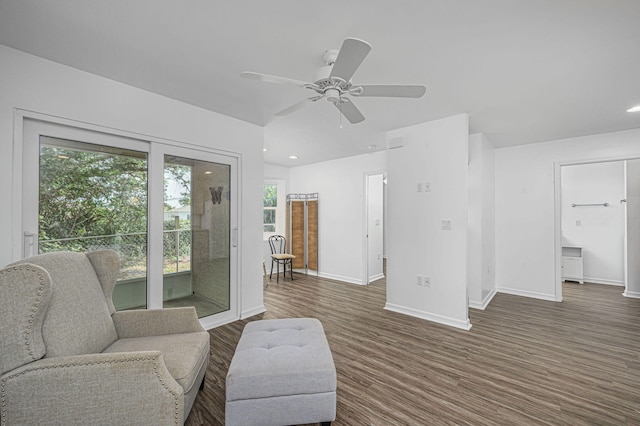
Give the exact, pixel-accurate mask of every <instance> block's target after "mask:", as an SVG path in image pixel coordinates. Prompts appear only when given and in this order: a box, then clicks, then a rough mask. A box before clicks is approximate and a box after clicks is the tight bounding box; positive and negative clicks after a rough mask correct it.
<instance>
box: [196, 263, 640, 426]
mask: <svg viewBox="0 0 640 426" xmlns="http://www.w3.org/2000/svg"><path fill="white" fill-rule="evenodd" d="M295 277H296V278H298V279H297V280H296V281H294V282H293V283H292V282H291V281H289V280H287V281H284V282H283V281H280V284H279V285H276V284H275V280H274V282H273V283H272V284H271V285H270V286H269V287H268V288H267V289H265V305H266V307H267V312H265V313H264V314H261V315H258V316H255V317H252V318H249V319H248V320H243V321H237V322H235V323H232V324H229V325H226V326H223V327H219V328H217V329H214V330H211V363H210V366H209V371H208V372H207V378H206V382H205V387H204V391H202V392H200V394H199V395H198V397H197V399H196V402H195V404H194V408H193V410H192V412H191V414H190V415H189V418H188V419H187V423H186V424H187V425H222V424H224V400H225V385H224V379H225V376H226V373H227V369H228V366H229V363H230V361H231V357H232V355H233V351H234V349H235V346H236V343H237V341H238V339H239V338H240V334H241V332H242V328H243V327H244V325H245V324H246V323H247V322H248V321H253V320H257V319H271V318H285V317H315V318H318V319H320V320H321V321H322V323H323V325H324V328H325V332H326V334H327V339H328V340H329V345H330V346H331V349H332V352H333V357H334V361H335V364H336V369H337V373H338V403H337V413H338V414H337V419H336V421H335V423H334V424H335V425H454V424H455V425H496V424H498V425H532V424H536V425H537V424H549V425H578V424H579V425H589V424H592V425H631V424H634V425H640V300H638V299H628V298H625V297H623V296H622V295H621V293H622V289H621V288H620V287H613V286H604V285H595V284H584V285H579V284H573V283H565V285H564V286H565V287H564V302H562V303H554V302H547V301H542V300H535V299H529V298H524V297H518V296H512V295H507V294H497V295H496V296H495V297H494V299H493V301H492V302H491V303H490V305H489V306H488V307H487V309H486V310H485V311H479V310H473V309H472V310H470V317H471V323H472V325H473V327H472V329H471V330H470V331H463V330H458V329H455V328H451V327H447V326H442V325H438V324H435V323H432V322H428V321H424V320H420V319H416V318H412V317H408V316H404V315H401V314H397V313H394V312H389V311H385V310H383V306H384V303H385V292H386V291H385V283H384V280H381V281H378V282H376V283H374V284H372V285H370V286H368V287H364V286H356V285H351V284H345V283H339V282H335V281H331V280H324V279H319V278H315V277H304V276H302V275H297V274H296V275H295Z"/></svg>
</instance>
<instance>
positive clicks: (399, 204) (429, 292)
mask: <svg viewBox="0 0 640 426" xmlns="http://www.w3.org/2000/svg"><path fill="white" fill-rule="evenodd" d="M388 138H389V141H390V143H391V142H392V141H396V142H397V141H402V144H403V147H401V148H395V149H390V150H389V151H388V155H389V159H388V162H389V166H388V173H387V178H388V184H387V186H388V199H387V203H388V205H387V210H388V220H387V223H388V228H389V234H388V235H389V241H388V244H387V252H388V259H387V304H386V306H385V308H386V309H389V310H393V311H396V312H401V313H404V314H408V315H413V316H417V317H420V318H425V319H428V320H432V321H437V322H440V323H443V324H447V325H451V326H455V327H459V328H463V329H468V328H469V327H470V324H469V319H468V314H467V304H468V300H467V273H466V270H467V267H466V266H467V262H466V258H467V228H468V226H467V161H468V140H469V123H468V116H467V115H466V114H464V115H457V116H454V117H450V118H445V119H442V120H437V121H432V122H428V123H423V124H419V125H416V126H412V127H407V128H403V129H398V130H394V131H391V132H389V133H388ZM419 183H422V184H424V183H429V185H430V191H428V192H424V185H423V187H422V189H423V192H418V184H419ZM443 220H449V221H450V223H451V230H442V229H441V225H442V221H443ZM418 275H420V276H427V277H430V280H431V283H430V286H424V285H422V286H419V285H417V276H418Z"/></svg>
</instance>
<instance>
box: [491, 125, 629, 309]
mask: <svg viewBox="0 0 640 426" xmlns="http://www.w3.org/2000/svg"><path fill="white" fill-rule="evenodd" d="M639 156H640V130H638V129H637V130H629V131H624V132H615V133H607V134H600V135H592V136H584V137H579V138H571V139H564V140H557V141H550V142H543V143H536V144H530V145H522V146H516V147H512V148H500V149H496V150H495V173H496V175H495V179H496V193H495V197H496V204H495V215H496V222H495V223H496V225H495V226H496V286H497V288H498V291H503V292H509V293H513V294H519V295H523V296H530V297H537V298H542V299H547V300H560V299H561V297H558V296H561V295H559V294H557V293H556V284H557V282H559V281H560V265H559V264H558V265H556V257H557V256H559V253H558V254H556V243H557V247H559V245H560V240H559V237H560V235H559V233H560V229H559V223H556V219H555V198H556V192H555V191H556V184H555V173H556V167H557V169H559V164H560V163H563V162H564V163H570V162H578V161H592V160H599V159H621V158H625V157H639ZM556 163H557V164H556ZM558 198H559V194H558ZM558 220H559V218H558ZM556 226H558V235H557V236H558V239H556V232H555V228H556ZM558 259H559V257H558ZM560 288H561V287H560Z"/></svg>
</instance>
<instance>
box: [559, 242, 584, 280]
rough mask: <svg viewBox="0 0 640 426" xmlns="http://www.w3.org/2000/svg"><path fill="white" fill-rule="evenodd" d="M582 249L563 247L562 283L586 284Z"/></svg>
mask: <svg viewBox="0 0 640 426" xmlns="http://www.w3.org/2000/svg"><path fill="white" fill-rule="evenodd" d="M583 266H584V265H583V262H582V247H575V246H564V247H562V281H577V282H579V283H580V284H584V272H583Z"/></svg>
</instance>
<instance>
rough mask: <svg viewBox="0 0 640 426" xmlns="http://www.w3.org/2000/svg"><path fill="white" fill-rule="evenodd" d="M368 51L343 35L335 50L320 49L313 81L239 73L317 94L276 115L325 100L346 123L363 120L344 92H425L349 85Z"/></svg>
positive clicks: (414, 88) (385, 94)
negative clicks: (332, 105) (321, 56)
mask: <svg viewBox="0 0 640 426" xmlns="http://www.w3.org/2000/svg"><path fill="white" fill-rule="evenodd" d="M369 51H371V45H370V44H369V43H367V42H366V41H363V40H359V39H357V38H347V39H346V40H345V41H344V42H343V43H342V47H341V48H340V50H339V51H338V50H336V49H331V50H327V51H326V52H324V56H323V60H324V63H325V65H324V66H323V67H320V68H319V69H318V70H317V71H316V72H315V74H314V76H313V81H314V82H313V83H307V82H305V81H299V80H293V79H290V78H285V77H277V76H273V75H267V74H260V73H255V72H249V71H245V72H242V73H240V75H241V76H242V77H244V78H248V79H252V80H260V81H264V82H267V83H277V84H289V85H293V86H297V87H302V88H304V89H311V90H313V91H314V92H316V94H317V95H315V96H313V97H311V98H308V99H305V100H303V101H301V102H298V103H296V104H293V105H291V106H290V107H288V108H285V109H283V110H282V111H280V112H278V113H276V115H277V116H283V115H288V114H290V113H292V112H294V111H297V110H299V109H300V108H302V107H303V106H305V105H307V104H309V103H313V102H317V101H319V100H320V99H326V100H327V101H329V102H331V103H333V104H334V105H335V106H336V108H338V109H339V110H340V113H341V114H342V115H344V116H345V117H346V119H347V120H349V122H350V123H352V124H355V123H360V122H361V121H363V120H364V116H363V115H362V113H361V112H360V110H358V108H356V106H355V105H354V103H353V101H352V100H351V99H350V98H349V97H347V96H346V95H350V96H354V97H360V96H379V97H396V98H419V97H421V96H422V95H424V93H425V91H426V88H425V87H424V86H406V85H356V84H353V83H352V82H351V77H352V76H353V74H354V73H355V72H356V70H357V69H358V67H359V66H360V64H361V63H362V61H364V58H365V57H366V56H367V54H369Z"/></svg>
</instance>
